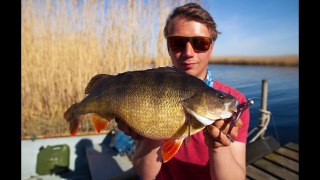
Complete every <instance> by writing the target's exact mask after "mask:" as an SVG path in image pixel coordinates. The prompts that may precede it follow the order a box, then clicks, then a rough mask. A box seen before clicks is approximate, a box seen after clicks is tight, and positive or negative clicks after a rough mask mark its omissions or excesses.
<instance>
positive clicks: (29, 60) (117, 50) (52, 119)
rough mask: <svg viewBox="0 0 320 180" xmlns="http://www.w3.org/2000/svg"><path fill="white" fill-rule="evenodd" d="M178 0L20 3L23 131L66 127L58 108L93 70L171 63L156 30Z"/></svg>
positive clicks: (76, 94) (80, 94) (83, 127)
mask: <svg viewBox="0 0 320 180" xmlns="http://www.w3.org/2000/svg"><path fill="white" fill-rule="evenodd" d="M185 2H187V1H174V0H163V1H161V0H153V1H152V0H151V1H143V0H137V1H134V0H108V1H104V0H92V1H76V0H74V1H64V0H57V1H49V0H48V1H36V0H23V1H21V3H22V11H21V13H22V19H21V31H22V40H21V43H22V49H21V53H22V77H21V80H22V84H21V85H22V89H21V92H22V97H21V98H22V99H21V102H22V104H21V105H22V117H21V125H22V126H21V133H22V135H31V134H36V135H47V134H64V133H69V130H68V124H67V123H66V121H65V120H64V119H63V113H64V112H65V110H66V109H67V108H68V107H69V106H70V105H71V104H73V103H75V102H78V101H80V100H81V99H83V98H84V97H85V95H84V89H85V87H86V85H87V83H88V82H89V80H90V78H91V77H93V76H94V75H96V74H98V73H106V74H117V73H121V72H124V71H129V70H138V69H145V68H149V67H159V66H166V65H170V64H171V62H170V59H169V57H168V55H167V49H166V45H165V39H164V37H163V34H162V29H163V27H164V23H165V20H166V17H167V15H168V13H169V12H170V10H171V9H172V8H173V7H174V6H176V5H178V4H183V3H185ZM93 130H94V129H93V128H92V125H91V122H90V121H82V122H81V124H80V129H79V132H90V131H93Z"/></svg>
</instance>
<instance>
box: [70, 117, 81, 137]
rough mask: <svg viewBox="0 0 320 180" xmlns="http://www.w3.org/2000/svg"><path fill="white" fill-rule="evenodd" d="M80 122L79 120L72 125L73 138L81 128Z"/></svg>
mask: <svg viewBox="0 0 320 180" xmlns="http://www.w3.org/2000/svg"><path fill="white" fill-rule="evenodd" d="M79 124H80V121H79V120H78V119H77V120H76V121H75V122H74V124H72V125H70V133H71V136H75V135H76V134H77V131H78V127H79Z"/></svg>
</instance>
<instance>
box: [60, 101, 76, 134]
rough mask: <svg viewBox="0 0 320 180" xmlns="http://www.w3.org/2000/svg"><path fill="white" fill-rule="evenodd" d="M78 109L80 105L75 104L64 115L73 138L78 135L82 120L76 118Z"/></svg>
mask: <svg viewBox="0 0 320 180" xmlns="http://www.w3.org/2000/svg"><path fill="white" fill-rule="evenodd" d="M77 107H78V103H75V104H73V105H72V106H71V107H70V108H69V109H67V111H66V112H65V113H64V115H63V116H64V119H65V120H67V122H68V123H69V124H70V126H69V130H70V133H71V135H72V136H74V135H76V133H77V130H78V127H79V123H80V119H79V118H78V117H76V116H75V110H76V109H77Z"/></svg>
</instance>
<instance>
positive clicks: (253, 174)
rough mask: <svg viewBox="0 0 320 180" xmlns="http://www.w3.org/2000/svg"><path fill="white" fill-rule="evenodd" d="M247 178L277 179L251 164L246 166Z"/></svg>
mask: <svg viewBox="0 0 320 180" xmlns="http://www.w3.org/2000/svg"><path fill="white" fill-rule="evenodd" d="M247 178H249V179H270V180H274V179H279V178H276V177H274V176H271V175H270V174H268V173H266V172H264V171H262V170H260V169H258V168H256V167H254V166H251V165H249V166H247Z"/></svg>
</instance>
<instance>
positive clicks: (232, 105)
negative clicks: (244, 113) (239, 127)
mask: <svg viewBox="0 0 320 180" xmlns="http://www.w3.org/2000/svg"><path fill="white" fill-rule="evenodd" d="M238 105H239V101H238V100H236V99H234V100H233V101H231V102H228V103H224V108H225V111H223V112H222V113H221V114H220V118H221V119H228V118H230V117H231V116H232V115H233V114H235V113H237V111H238V108H237V107H238Z"/></svg>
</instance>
